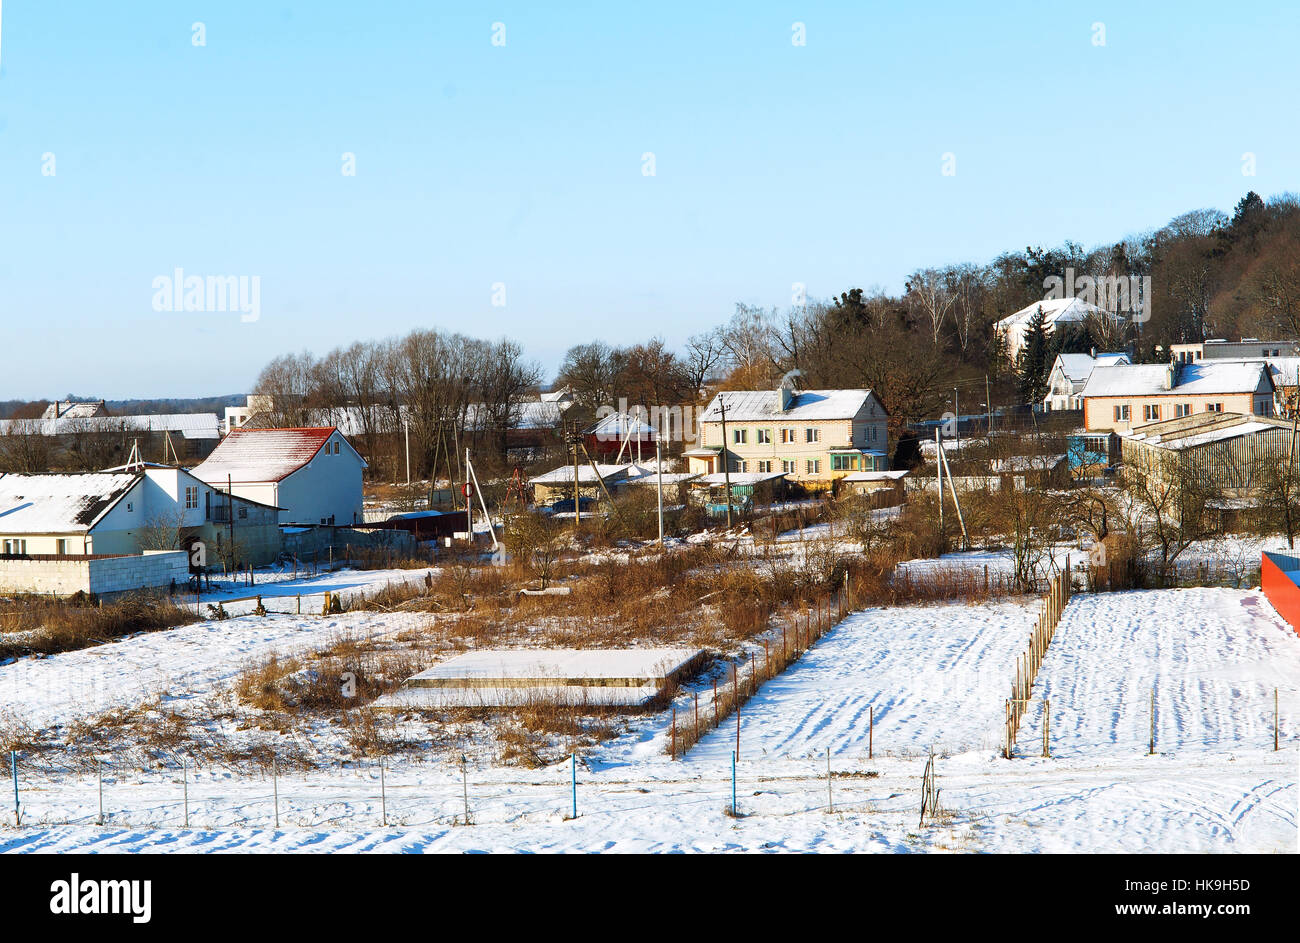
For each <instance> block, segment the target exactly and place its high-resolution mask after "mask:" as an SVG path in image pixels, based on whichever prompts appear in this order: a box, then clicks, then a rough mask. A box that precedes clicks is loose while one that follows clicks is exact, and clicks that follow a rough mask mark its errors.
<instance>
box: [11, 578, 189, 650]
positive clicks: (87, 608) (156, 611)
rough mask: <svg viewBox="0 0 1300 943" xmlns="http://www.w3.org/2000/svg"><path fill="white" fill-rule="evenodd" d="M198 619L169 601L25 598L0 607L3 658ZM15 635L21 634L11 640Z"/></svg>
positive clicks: (142, 597)
mask: <svg viewBox="0 0 1300 943" xmlns="http://www.w3.org/2000/svg"><path fill="white" fill-rule="evenodd" d="M196 621H198V616H196V615H195V614H194V613H193V612H192V611H190V610H189V609H183V608H181V607H180V606H177V605H175V604H174V603H172V602H171V601H170V600H168V599H163V598H158V597H154V596H149V595H144V594H141V595H138V596H129V597H125V598H123V599H120V600H116V601H114V602H107V603H104V604H103V605H102V606H95V605H91V604H90V603H89V602H88V601H82V600H75V599H74V600H60V599H51V598H49V597H47V596H33V597H22V598H18V599H10V600H6V601H5V602H4V603H2V604H0V627H2V629H0V658H14V657H20V656H23V655H54V654H57V653H59V652H71V651H76V650H77V649H81V648H88V647H90V646H91V645H99V644H102V643H104V642H111V641H112V640H114V639H118V638H121V637H123V636H125V635H131V634H134V633H136V632H156V631H159V630H161V629H171V628H175V627H176V626H178V625H186V624H188V623H191V622H196ZM13 633H22V634H21V635H20V636H17V637H11V635H12V634H13Z"/></svg>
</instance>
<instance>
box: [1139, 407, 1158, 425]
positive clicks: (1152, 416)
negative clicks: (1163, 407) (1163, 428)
mask: <svg viewBox="0 0 1300 943" xmlns="http://www.w3.org/2000/svg"><path fill="white" fill-rule="evenodd" d="M1142 419H1143V420H1144V421H1146V422H1159V421H1160V407H1159V406H1143V407H1142Z"/></svg>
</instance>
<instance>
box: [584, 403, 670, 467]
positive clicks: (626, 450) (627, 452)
mask: <svg viewBox="0 0 1300 943" xmlns="http://www.w3.org/2000/svg"><path fill="white" fill-rule="evenodd" d="M598 415H599V414H598ZM655 434H656V430H655V427H654V426H652V425H651V424H650V423H649V422H647V421H646V420H645V419H643V418H641V417H639V416H637V415H635V414H634V413H626V412H623V413H620V412H615V413H610V414H609V415H607V416H601V417H600V418H599V419H597V420H596V422H595V423H594V424H593V425H591V426H588V427H587V428H586V429H583V430H582V436H583V445H585V446H586V448H587V451H588V452H589V453H590V454H591V457H592V458H593V459H595V460H596V461H597V462H600V461H611V460H612V461H616V462H617V461H625V462H633V461H635V462H639V461H641V460H642V459H645V458H654V455H655Z"/></svg>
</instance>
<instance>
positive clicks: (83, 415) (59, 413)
mask: <svg viewBox="0 0 1300 943" xmlns="http://www.w3.org/2000/svg"><path fill="white" fill-rule="evenodd" d="M107 415H108V407H107V406H105V405H104V401H103V400H102V399H101V400H98V401H97V402H91V403H77V402H64V401H62V400H56V401H55V402H53V403H50V405H48V406H46V407H45V412H43V413H41V418H42V419H90V418H91V417H93V416H107Z"/></svg>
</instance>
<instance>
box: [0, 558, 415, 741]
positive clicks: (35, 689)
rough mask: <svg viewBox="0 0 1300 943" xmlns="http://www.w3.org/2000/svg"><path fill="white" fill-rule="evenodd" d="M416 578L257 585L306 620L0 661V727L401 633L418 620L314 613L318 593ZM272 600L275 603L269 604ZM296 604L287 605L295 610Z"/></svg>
mask: <svg viewBox="0 0 1300 943" xmlns="http://www.w3.org/2000/svg"><path fill="white" fill-rule="evenodd" d="M423 577H424V571H422V570H414V571H412V570H345V571H339V572H336V573H332V574H329V575H328V576H322V577H318V578H316V579H311V580H299V581H296V582H295V581H284V582H277V583H269V584H266V585H265V586H259V587H257V589H258V591H263V590H264V591H265V592H266V594H267V595H266V600H267V608H270V609H273V610H282V611H292V608H291V606H290V603H289V597H296V595H297V594H299V593H303V594H305V595H303V597H302V607H303V612H304V613H312V612H314V613H315V615H303V616H297V615H281V614H272V615H268V616H265V617H259V616H251V615H244V616H243V617H236V618H231V619H227V620H224V621H205V622H197V623H194V624H193V625H185V626H180V627H178V628H175V629H169V630H166V631H162V632H143V633H140V634H138V635H133V636H129V637H127V638H124V639H121V640H119V641H116V642H112V643H109V644H106V645H96V646H93V647H91V648H85V649H81V650H80V651H74V652H64V653H62V654H58V655H53V656H50V657H47V658H20V659H17V660H13V661H10V662H9V663H7V664H0V720H3V719H5V718H6V717H8V718H11V719H18V720H21V721H22V722H23V723H25V724H27V725H29V726H32V727H34V728H36V729H40V728H41V727H45V726H50V725H54V724H62V725H66V724H67V723H68V722H69V721H71V720H74V719H80V718H84V717H89V716H93V715H95V714H97V713H100V712H102V711H104V710H106V709H108V708H111V707H127V706H133V705H136V704H139V703H141V702H144V701H148V700H152V699H154V698H156V697H162V698H163V699H164V700H167V701H185V700H189V699H192V698H194V697H198V696H201V695H203V694H205V693H208V692H211V691H212V690H214V689H215V688H216V687H218V686H219V685H221V684H223V683H227V682H229V681H230V680H231V679H233V678H234V677H235V676H236V675H237V674H239V672H240V671H242V670H243V669H244V668H245V667H247V665H248V664H249V662H250V661H253V660H256V659H262V658H265V657H267V656H269V655H271V654H273V653H274V654H278V655H285V654H292V653H296V652H300V651H305V650H310V649H314V648H317V647H323V646H325V645H326V644H328V643H329V642H330V640H332V639H335V638H339V637H342V636H345V635H352V636H358V635H359V636H366V635H370V634H373V633H377V632H386V631H393V630H396V629H400V628H402V627H404V626H406V625H409V624H412V622H413V620H415V619H416V618H418V617H416V616H411V615H402V614H383V613H369V612H356V613H344V614H342V615H333V616H329V617H327V618H326V617H322V616H321V615H320V611H321V609H322V603H323V599H324V595H323V594H324V592H325V591H327V590H329V591H332V592H340V591H346V592H373V591H375V590H376V589H379V588H381V587H382V586H384V585H385V584H386V583H387V582H389V581H395V580H406V579H423ZM273 597H280V598H282V599H283V602H282V603H281V604H280V605H279V606H275V605H272V604H271V599H272V598H273ZM205 598H207V597H205ZM296 602H297V600H296V598H294V600H293V607H294V608H296ZM224 605H225V607H226V610H227V611H228V612H230V613H231V614H232V615H238V614H240V613H249V612H252V610H253V607H254V606H255V605H256V602H255V601H254V600H247V601H245V602H234V603H231V602H227V603H225V604H224ZM206 608H207V604H206V602H205V603H203V609H204V610H205V611H206Z"/></svg>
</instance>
